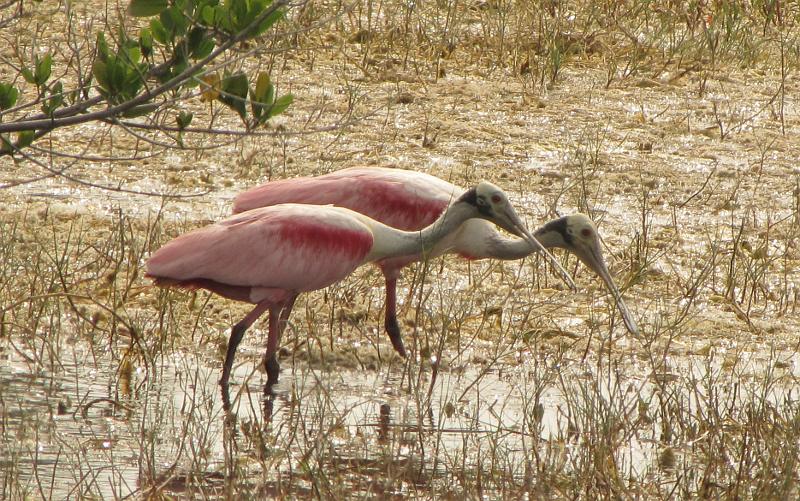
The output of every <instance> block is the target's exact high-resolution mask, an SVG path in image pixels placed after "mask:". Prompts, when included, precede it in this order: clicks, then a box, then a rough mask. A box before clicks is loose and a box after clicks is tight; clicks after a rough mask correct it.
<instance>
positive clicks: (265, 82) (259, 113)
mask: <svg viewBox="0 0 800 501" xmlns="http://www.w3.org/2000/svg"><path fill="white" fill-rule="evenodd" d="M274 100H275V86H274V85H272V82H271V81H270V78H269V73H259V74H258V78H257V79H256V88H255V90H254V91H252V92H251V93H250V107H251V108H252V110H253V116H255V117H256V120H258V121H259V122H260V123H264V122H266V121H267V119H268V118H269V110H270V108H272V102H273V101H274Z"/></svg>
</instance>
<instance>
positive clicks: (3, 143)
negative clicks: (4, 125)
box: [0, 134, 14, 153]
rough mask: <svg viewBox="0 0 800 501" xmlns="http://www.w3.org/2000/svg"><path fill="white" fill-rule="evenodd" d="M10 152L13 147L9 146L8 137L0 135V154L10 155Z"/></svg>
mask: <svg viewBox="0 0 800 501" xmlns="http://www.w3.org/2000/svg"><path fill="white" fill-rule="evenodd" d="M12 151H14V147H13V146H12V145H11V141H9V140H8V136H7V135H6V134H0V153H11V152H12Z"/></svg>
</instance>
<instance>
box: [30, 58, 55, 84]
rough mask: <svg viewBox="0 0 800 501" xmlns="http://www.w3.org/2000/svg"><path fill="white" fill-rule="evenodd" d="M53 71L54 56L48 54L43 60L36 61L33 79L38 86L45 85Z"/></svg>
mask: <svg viewBox="0 0 800 501" xmlns="http://www.w3.org/2000/svg"><path fill="white" fill-rule="evenodd" d="M52 69H53V56H51V55H50V54H47V55H46V56H44V58H42V59H41V60H37V61H36V72H35V73H34V75H33V78H34V80H35V82H36V85H44V83H45V82H47V79H48V78H50V73H51V72H52Z"/></svg>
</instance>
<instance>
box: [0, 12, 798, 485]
mask: <svg viewBox="0 0 800 501" xmlns="http://www.w3.org/2000/svg"><path fill="white" fill-rule="evenodd" d="M795 10H796V8H795V6H794V5H789V4H786V3H785V2H779V1H772V2H751V3H742V2H714V3H711V4H707V3H703V2H696V3H688V4H687V3H682V2H667V3H665V4H663V5H662V4H661V3H659V4H656V3H653V2H646V1H639V0H630V1H624V2H617V1H614V2H611V1H609V2H561V3H559V2H555V3H553V2H542V3H536V2H510V1H489V2H458V1H442V2H422V3H413V2H412V3H408V2H405V3H396V2H395V3H392V2H389V3H385V2H384V3H382V2H373V1H370V0H365V1H363V2H357V3H355V4H353V5H352V8H350V9H348V10H344V11H341V12H340V11H335V6H334V5H333V4H330V5H329V4H324V3H322V4H319V3H309V4H306V5H305V6H304V7H303V8H302V9H299V10H297V11H295V14H294V17H293V18H292V19H291V22H292V23H295V25H296V27H298V28H301V29H300V31H298V32H296V33H294V34H293V36H292V37H289V39H287V40H279V41H276V42H275V44H274V45H275V47H284V46H286V47H290V46H292V47H295V48H299V49H301V50H299V51H292V52H285V53H284V52H273V53H270V54H269V63H268V64H269V65H270V66H271V67H273V68H275V69H276V70H275V71H276V73H278V75H277V76H276V80H277V81H280V78H281V77H283V78H292V85H296V86H297V88H296V89H293V92H294V93H295V94H296V95H301V94H303V92H304V91H307V92H308V94H309V95H314V96H315V99H316V100H315V101H313V102H312V103H311V104H308V105H307V107H306V108H303V106H304V105H303V101H302V100H300V99H298V103H297V107H296V109H295V110H294V111H293V112H292V113H290V114H289V116H288V118H287V122H286V123H285V124H283V126H288V127H292V126H296V125H298V123H299V124H300V125H299V126H298V128H302V127H303V126H308V125H309V124H319V123H325V122H326V120H329V119H330V115H331V114H334V115H336V116H341V115H345V114H347V113H348V112H350V111H352V110H360V109H361V108H369V109H373V110H374V109H379V110H381V111H380V112H378V113H376V114H372V115H367V118H366V119H365V121H364V122H362V123H361V124H359V125H358V126H355V127H351V128H349V129H348V130H338V131H335V132H332V133H329V134H326V135H322V139H320V135H312V136H305V135H298V136H293V135H291V134H286V133H285V132H286V130H285V129H281V133H280V134H279V135H278V136H276V137H275V138H273V139H271V140H264V139H263V138H262V139H257V140H247V139H245V140H242V141H239V142H237V143H236V144H233V145H230V146H228V147H227V148H225V149H224V151H222V152H221V153H217V155H218V156H214V155H215V153H214V152H213V151H202V150H195V151H192V150H187V151H175V152H171V153H170V155H172V156H169V157H168V158H165V159H164V161H165V162H166V163H167V164H168V167H167V168H166V169H165V170H164V171H165V172H164V173H163V175H162V174H161V173H160V172H158V173H155V172H152V164H150V165H146V164H144V163H142V164H141V165H139V164H138V163H137V164H135V165H127V166H126V170H125V176H126V178H129V179H134V180H140V179H147V180H155V181H153V182H155V183H156V184H157V185H159V186H161V185H163V186H165V187H168V189H170V190H172V189H176V188H177V189H183V188H196V187H197V186H198V185H201V186H206V187H212V188H215V189H218V190H219V191H220V194H219V196H216V197H213V200H192V199H185V200H180V201H175V200H165V201H163V202H162V201H161V200H158V201H154V200H153V199H146V198H145V199H139V198H137V199H135V200H134V201H133V202H130V201H125V200H120V199H119V198H114V197H113V196H106V195H105V194H104V193H102V192H97V191H88V192H80V193H79V196H80V197H82V198H80V201H79V202H74V201H72V200H70V199H69V198H61V199H55V198H51V199H48V200H49V201H46V200H43V199H42V197H40V196H39V195H41V194H40V193H38V192H35V191H33V190H30V189H26V188H24V187H23V188H18V189H17V190H15V191H13V192H12V191H11V190H6V191H5V192H4V193H3V194H2V195H3V199H4V200H5V201H6V202H7V203H6V205H5V206H4V207H5V208H4V210H3V212H2V213H0V356H1V357H2V362H0V406H2V412H0V465H2V467H0V471H1V472H2V474H1V475H2V476H1V478H2V481H1V482H0V497H2V498H4V499H30V498H64V497H70V498H91V497H94V498H109V497H112V496H113V497H118V498H124V497H129V496H135V497H141V498H153V499H159V498H187V499H188V498H196V497H209V498H222V497H226V498H230V497H234V496H236V497H262V498H263V497H272V496H285V497H298V498H336V499H339V498H345V497H363V498H405V497H420V498H430V499H442V498H444V499H462V498H478V497H485V498H500V497H525V496H527V497H529V498H534V499H564V498H570V499H576V498H578V499H579V498H584V499H594V498H600V497H602V498H612V497H613V498H627V497H636V498H640V499H665V498H689V497H701V498H742V497H748V498H754V499H791V498H795V497H798V495H800V492H798V481H799V480H800V465H798V461H800V451H799V450H798V448H800V445H798V444H800V417H799V416H798V410H799V407H800V404H798V399H797V395H796V387H797V383H798V381H797V378H798V374H799V373H798V367H797V362H796V360H797V350H798V344H797V340H796V339H795V336H794V335H793V333H794V332H796V329H797V328H800V319H799V318H798V312H797V304H798V294H799V292H798V291H800V279H798V269H799V268H800V251H798V244H799V243H800V242H799V241H798V239H800V215H798V214H800V212H799V211H800V188H799V187H800V181H799V180H800V173H799V172H798V171H797V169H796V167H795V166H794V165H793V164H792V162H793V161H794V160H793V158H792V153H791V152H792V151H794V150H795V149H796V146H797V145H796V144H795V141H794V140H793V135H796V132H797V127H798V121H797V111H796V106H795V103H794V100H793V98H792V97H791V96H793V95H795V94H796V91H797V88H796V87H797V83H796V81H795V80H796V79H795V78H794V72H795V71H796V70H797V61H798V60H799V59H798V58H797V57H796V55H797V53H798V45H797V27H796V25H795V18H796V17H797V12H796V11H795ZM325 19H335V21H333V22H331V23H328V24H325V25H324V26H325V27H324V28H323V29H319V28H317V27H316V26H317V24H316V23H318V22H321V21H322V20H325ZM30 22H33V21H30ZM39 43H44V42H42V41H40V42H39ZM304 49H308V50H304ZM319 75H324V76H325V77H326V78H320V77H319ZM793 91H794V93H793ZM387 101H388V102H390V103H391V104H390V105H388V106H386V102H387ZM308 102H311V100H310V99H309V100H308ZM195 104H197V103H194V104H190V106H194V105H195ZM362 111H363V110H362ZM202 113H203V111H202V110H200V111H198V112H197V116H198V117H200V116H202ZM292 114H294V115H295V116H294V117H293V116H292ZM309 117H311V118H309ZM219 120H222V121H224V117H221V118H219ZM109 137H110V136H109ZM184 140H185V142H186V144H187V145H189V146H191V145H192V141H193V140H196V141H197V142H198V145H201V144H205V141H206V139H193V138H191V137H189V136H187V137H186V138H184ZM99 147H102V148H107V151H106V153H107V154H108V156H111V157H113V155H114V154H119V152H120V151H133V150H136V149H137V148H139V146H138V142H137V143H136V144H135V145H131V144H130V141H129V140H128V141H127V142H126V138H124V137H122V138H117V137H115V138H114V141H108V142H104V144H103V146H99ZM136 151H138V150H136ZM176 159H177V160H176ZM363 164H377V165H397V166H400V167H406V168H417V169H421V170H428V171H430V172H432V173H434V174H437V175H440V176H442V177H446V178H448V179H452V180H453V181H454V182H458V183H460V184H464V185H466V184H469V183H471V182H473V181H475V180H477V179H479V178H482V177H490V178H492V179H494V180H495V181H497V182H498V183H499V184H502V185H503V186H506V187H507V188H508V190H509V191H511V192H512V193H513V192H517V193H519V192H521V193H522V194H523V196H524V197H525V198H524V200H525V202H526V203H528V205H527V206H525V204H524V203H523V204H518V205H522V206H523V207H524V209H523V212H525V213H527V214H528V215H531V216H534V217H536V218H537V220H540V221H543V220H544V219H545V218H550V217H555V216H556V215H557V214H560V213H565V212H569V211H574V210H581V211H584V212H587V213H589V214H590V215H591V216H592V217H593V219H594V220H595V221H597V222H598V224H599V229H600V232H601V234H602V235H603V236H604V238H605V239H606V241H605V243H606V248H605V252H606V255H607V258H608V261H609V264H610V265H611V268H612V270H613V273H614V275H615V277H617V280H618V282H619V284H620V286H621V289H622V290H623V292H624V294H625V296H626V300H627V301H629V302H630V305H631V307H632V310H633V311H635V312H636V315H637V317H638V320H639V323H640V325H641V326H642V330H643V336H642V338H641V339H634V338H631V337H629V336H625V335H624V334H623V330H624V328H623V327H622V325H621V322H620V320H619V318H618V315H617V312H616V310H615V308H614V305H613V304H610V303H609V299H608V296H607V295H606V294H605V293H603V292H601V289H600V288H599V285H596V284H595V281H594V280H593V278H592V277H589V276H588V275H587V274H586V273H585V272H583V271H582V270H583V268H582V266H581V265H579V264H578V263H577V262H576V261H575V259H574V258H573V257H571V256H568V255H560V256H559V258H560V259H561V260H562V264H563V265H564V266H565V267H566V268H567V269H569V270H574V271H575V273H576V275H577V279H578V282H579V285H580V287H581V292H580V293H578V294H571V293H568V292H566V291H564V290H563V287H562V286H561V284H560V281H559V280H558V279H557V278H555V276H553V275H551V274H550V273H549V272H548V270H546V269H545V268H544V267H543V266H542V262H541V261H540V260H539V259H538V258H535V257H532V258H528V259H526V260H525V261H522V262H519V263H497V262H472V263H464V262H460V261H457V260H456V259H453V258H447V259H445V260H436V261H433V262H430V263H426V264H425V265H420V266H418V267H416V268H415V269H413V270H409V271H408V272H407V273H406V275H405V276H404V278H403V282H402V284H401V285H402V287H401V290H400V297H401V298H402V299H403V301H402V303H403V309H402V311H401V319H402V326H403V329H404V331H405V339H406V345H407V347H408V348H409V349H410V352H411V353H412V354H413V356H412V359H411V360H409V361H403V360H399V359H398V358H397V357H396V356H395V355H394V354H393V353H392V352H391V347H390V345H389V344H388V342H387V339H386V336H385V334H384V333H383V332H382V329H381V327H380V326H381V325H382V322H381V315H382V310H381V306H380V305H381V304H382V299H383V295H382V294H383V291H382V289H381V288H380V287H379V285H380V284H381V279H380V274H379V273H378V272H377V271H376V270H373V269H364V270H361V271H359V272H357V273H356V274H355V275H354V276H353V277H351V278H350V279H348V280H346V281H344V282H342V283H340V284H337V285H335V286H333V287H331V288H329V289H327V290H325V291H319V292H317V293H313V294H308V295H305V296H303V297H302V298H301V299H300V300H299V301H298V304H297V306H296V308H295V312H294V314H293V316H292V319H291V325H290V326H289V328H288V329H287V332H286V335H285V337H286V339H284V341H283V345H284V347H285V349H284V350H283V351H282V359H283V360H282V364H283V372H282V375H281V383H280V385H279V389H280V390H281V394H280V395H279V396H278V397H277V398H275V399H274V400H270V399H264V398H263V396H262V395H261V385H262V383H263V381H264V376H263V375H262V374H261V373H260V372H259V369H258V367H257V366H258V362H259V361H260V356H261V353H262V347H261V344H262V343H261V341H260V340H257V339H256V336H257V333H258V332H259V329H258V328H256V329H254V332H253V333H250V335H249V336H248V340H247V341H246V342H245V346H244V347H243V349H242V352H241V353H239V356H238V357H237V364H236V366H235V367H234V374H233V378H232V380H233V381H234V382H235V385H234V388H233V393H234V409H233V412H232V413H230V414H226V413H225V412H224V411H223V410H222V408H221V400H220V397H219V390H218V387H217V384H216V381H217V378H218V377H219V374H218V366H219V363H220V360H221V358H222V354H223V352H224V348H225V342H226V340H227V335H228V329H229V328H230V325H231V324H232V323H234V322H235V321H236V320H237V319H239V318H241V317H242V316H243V315H244V313H245V312H246V311H247V306H246V305H240V304H234V303H232V302H229V301H226V300H222V299H220V298H218V297H213V296H210V295H208V294H206V293H202V292H201V293H184V292H174V291H161V290H157V289H155V288H153V287H151V286H150V285H149V284H148V283H147V281H146V280H144V279H143V278H142V275H143V272H142V266H143V264H144V262H145V260H146V258H147V256H148V255H149V254H150V253H151V252H152V251H153V250H154V249H155V248H157V247H158V246H159V245H161V244H162V243H163V242H165V241H166V240H168V239H169V238H171V237H172V236H174V235H177V234H179V233H182V232H184V231H187V230H188V229H191V228H194V227H197V226H199V225H201V224H204V223H205V222H207V221H208V220H212V219H215V218H216V217H217V216H218V215H220V214H221V213H224V212H225V211H227V209H224V210H222V212H221V209H220V207H221V206H223V205H225V206H226V207H227V205H226V202H227V200H226V198H228V197H229V196H230V193H231V191H232V190H235V189H239V188H241V187H243V186H244V185H250V184H254V183H256V182H258V181H259V180H262V179H263V178H266V177H272V176H278V177H283V176H289V175H299V174H314V173H319V172H324V171H328V170H333V169H337V168H341V167H345V166H352V165H363ZM423 166H424V167H423ZM79 173H80V174H81V175H86V176H90V178H91V176H99V177H103V176H104V175H105V174H106V173H105V172H102V173H93V172H91V170H90V169H85V170H81V171H79ZM199 173H202V178H201V177H200V176H199ZM3 175H4V176H19V169H18V166H12V165H9V169H8V171H7V172H5V173H4V174H3ZM159 176H162V177H159ZM4 180H5V178H4ZM61 183H64V185H66V186H70V185H69V184H68V183H67V182H66V181H64V180H59V179H55V180H51V181H48V182H47V183H45V184H43V186H44V188H43V189H44V190H45V191H47V190H50V189H52V190H56V189H60V188H63V187H64V185H62V184H61ZM37 189H38V188H37ZM26 190H27V191H26ZM209 198H212V197H209ZM182 211H183V212H182Z"/></svg>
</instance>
